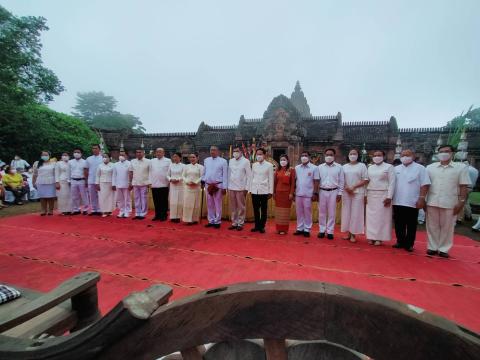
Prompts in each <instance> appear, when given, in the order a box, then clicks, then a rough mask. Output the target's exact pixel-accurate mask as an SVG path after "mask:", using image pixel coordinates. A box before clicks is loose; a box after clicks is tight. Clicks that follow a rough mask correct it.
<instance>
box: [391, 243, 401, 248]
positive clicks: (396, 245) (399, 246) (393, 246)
mask: <svg viewBox="0 0 480 360" xmlns="http://www.w3.org/2000/svg"><path fill="white" fill-rule="evenodd" d="M392 248H394V249H401V248H403V246H402V245H400V244H399V243H396V244H395V245H392Z"/></svg>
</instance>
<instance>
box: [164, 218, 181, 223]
mask: <svg viewBox="0 0 480 360" xmlns="http://www.w3.org/2000/svg"><path fill="white" fill-rule="evenodd" d="M166 220H167V219H160V221H166ZM172 222H173V223H176V224H178V223H179V222H180V219H172Z"/></svg>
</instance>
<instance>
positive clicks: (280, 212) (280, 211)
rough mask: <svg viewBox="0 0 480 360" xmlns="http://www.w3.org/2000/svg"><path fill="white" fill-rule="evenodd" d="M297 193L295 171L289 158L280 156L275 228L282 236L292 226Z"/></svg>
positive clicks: (276, 177) (275, 192) (276, 180)
mask: <svg viewBox="0 0 480 360" xmlns="http://www.w3.org/2000/svg"><path fill="white" fill-rule="evenodd" d="M294 192H295V169H294V168H292V167H290V162H289V160H288V156H287V155H285V154H283V155H281V156H280V168H279V169H278V170H277V172H276V173H275V184H274V193H273V196H274V199H275V226H276V229H277V232H278V233H279V234H280V235H285V234H286V233H287V232H288V227H289V224H290V208H291V207H292V201H293V194H294Z"/></svg>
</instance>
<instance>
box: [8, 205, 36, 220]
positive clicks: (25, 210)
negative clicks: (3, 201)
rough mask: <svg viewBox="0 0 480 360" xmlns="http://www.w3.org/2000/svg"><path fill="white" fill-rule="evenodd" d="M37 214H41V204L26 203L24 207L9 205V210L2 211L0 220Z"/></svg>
mask: <svg viewBox="0 0 480 360" xmlns="http://www.w3.org/2000/svg"><path fill="white" fill-rule="evenodd" d="M36 212H40V203H39V202H25V203H24V204H23V205H9V206H8V207H7V208H3V209H0V218H4V217H7V216H15V215H23V214H32V213H36Z"/></svg>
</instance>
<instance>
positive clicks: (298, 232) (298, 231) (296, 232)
mask: <svg viewBox="0 0 480 360" xmlns="http://www.w3.org/2000/svg"><path fill="white" fill-rule="evenodd" d="M305 232H306V231H300V230H297V231H295V232H294V233H293V235H295V236H298V235H303V234H304V233H305Z"/></svg>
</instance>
